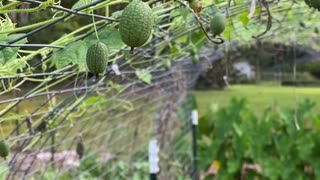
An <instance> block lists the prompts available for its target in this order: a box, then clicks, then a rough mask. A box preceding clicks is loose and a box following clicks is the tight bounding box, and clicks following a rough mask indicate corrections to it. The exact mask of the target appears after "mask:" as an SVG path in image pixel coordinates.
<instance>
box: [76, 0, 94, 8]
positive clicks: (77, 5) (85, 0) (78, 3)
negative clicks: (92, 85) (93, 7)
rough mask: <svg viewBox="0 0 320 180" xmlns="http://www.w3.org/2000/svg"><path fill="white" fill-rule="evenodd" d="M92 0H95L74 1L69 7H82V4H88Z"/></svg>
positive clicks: (92, 0)
mask: <svg viewBox="0 0 320 180" xmlns="http://www.w3.org/2000/svg"><path fill="white" fill-rule="evenodd" d="M94 1H97V0H79V1H78V2H76V3H75V4H74V5H73V6H72V8H71V9H77V8H79V7H82V6H85V5H87V4H90V3H92V2H94Z"/></svg>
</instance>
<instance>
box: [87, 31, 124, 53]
mask: <svg viewBox="0 0 320 180" xmlns="http://www.w3.org/2000/svg"><path fill="white" fill-rule="evenodd" d="M98 36H99V40H100V41H101V42H103V43H104V44H106V45H107V47H108V48H109V50H110V53H112V52H116V51H119V49H121V48H123V47H124V46H125V44H124V43H123V41H122V40H121V37H120V33H119V31H118V29H116V28H115V27H106V28H103V29H101V30H99V31H98ZM84 41H85V42H86V43H87V46H88V47H89V46H90V45H91V44H94V43H95V42H97V37H96V34H95V33H93V34H92V35H91V36H89V37H87V38H85V39H84Z"/></svg>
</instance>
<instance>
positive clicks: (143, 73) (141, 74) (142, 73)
mask: <svg viewBox="0 0 320 180" xmlns="http://www.w3.org/2000/svg"><path fill="white" fill-rule="evenodd" d="M136 75H137V76H138V78H139V79H140V80H142V81H143V82H145V83H147V84H151V79H152V75H151V74H150V72H149V71H148V70H146V69H137V70H136Z"/></svg>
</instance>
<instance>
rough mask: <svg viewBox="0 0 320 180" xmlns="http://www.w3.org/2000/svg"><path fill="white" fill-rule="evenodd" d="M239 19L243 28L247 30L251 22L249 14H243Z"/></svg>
mask: <svg viewBox="0 0 320 180" xmlns="http://www.w3.org/2000/svg"><path fill="white" fill-rule="evenodd" d="M239 19H240V21H241V23H242V25H243V27H245V28H247V26H248V24H249V22H250V19H249V18H248V13H247V12H244V13H242V14H240V15H239Z"/></svg>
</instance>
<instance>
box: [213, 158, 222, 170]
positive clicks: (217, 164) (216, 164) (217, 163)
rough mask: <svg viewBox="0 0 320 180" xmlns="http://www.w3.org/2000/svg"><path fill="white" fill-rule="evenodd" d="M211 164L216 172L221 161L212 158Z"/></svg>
mask: <svg viewBox="0 0 320 180" xmlns="http://www.w3.org/2000/svg"><path fill="white" fill-rule="evenodd" d="M211 166H212V167H213V168H214V169H215V170H216V171H217V172H218V171H219V169H220V167H221V163H220V162H219V161H217V160H214V161H213V162H212V165H211Z"/></svg>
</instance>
